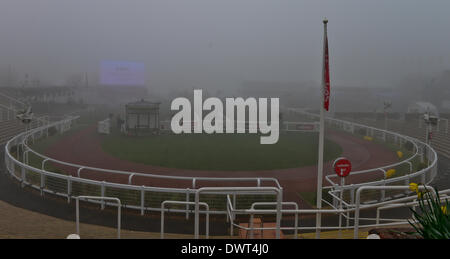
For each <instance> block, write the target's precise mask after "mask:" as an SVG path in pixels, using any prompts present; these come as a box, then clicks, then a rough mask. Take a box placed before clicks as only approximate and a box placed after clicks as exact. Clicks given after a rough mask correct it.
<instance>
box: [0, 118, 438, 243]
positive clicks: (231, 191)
mask: <svg viewBox="0 0 450 259" xmlns="http://www.w3.org/2000/svg"><path fill="white" fill-rule="evenodd" d="M77 118H78V117H74V116H72V117H67V118H66V119H64V120H61V121H58V122H54V123H47V124H45V125H42V126H39V127H38V128H35V129H33V130H29V131H28V132H24V133H21V134H19V135H17V136H16V137H14V138H12V139H11V140H9V141H8V142H7V144H6V145H5V164H6V167H7V172H8V173H9V174H10V175H11V176H12V177H14V178H15V179H17V180H18V181H20V182H21V183H22V186H25V185H27V186H30V187H32V188H35V189H37V190H39V191H40V192H41V194H42V195H43V194H44V193H51V194H55V195H58V196H62V197H66V198H67V200H68V202H70V200H71V199H72V198H73V197H75V196H76V195H75V193H74V192H75V190H74V189H75V184H84V185H87V186H88V187H98V188H99V190H100V194H101V195H100V197H107V195H106V194H107V193H106V191H107V190H112V189H114V190H119V191H126V192H127V194H128V193H130V192H133V193H135V194H136V195H137V196H140V201H139V202H138V203H131V204H122V205H121V206H126V207H127V208H131V209H137V210H140V211H141V214H144V212H145V211H146V210H149V211H159V212H163V211H164V208H161V203H162V202H163V201H162V202H160V203H159V204H157V206H152V205H148V204H146V195H145V194H146V193H155V194H156V193H159V194H170V195H173V194H179V195H182V196H183V195H184V197H186V199H185V201H184V200H183V202H184V204H186V209H175V210H171V211H173V212H177V213H186V217H188V213H189V208H188V205H189V204H192V201H190V198H189V197H190V195H195V200H194V201H193V203H194V205H195V209H194V214H195V237H196V238H198V226H199V225H198V224H199V214H200V213H208V214H227V215H228V219H229V220H230V221H231V225H230V226H231V228H232V226H236V224H234V223H233V220H234V217H235V215H236V214H247V215H252V214H259V213H262V214H264V213H265V214H272V213H274V214H276V227H275V230H276V231H277V237H279V236H280V231H281V230H284V229H286V230H287V229H291V230H294V231H297V230H308V229H315V227H308V226H294V227H281V225H280V224H281V217H282V214H283V213H290V214H294V215H295V216H296V217H298V216H299V215H301V214H317V213H323V214H340V215H343V216H344V217H345V218H346V219H347V222H348V221H349V220H350V219H351V218H350V216H349V213H352V212H355V210H356V207H355V200H356V199H355V200H354V201H353V202H350V203H349V202H346V201H344V200H342V202H343V206H344V208H335V207H333V206H332V209H328V210H327V209H322V210H298V209H294V210H285V209H282V205H283V202H282V192H283V188H282V187H281V186H280V185H279V183H278V181H277V180H276V179H275V178H214V177H184V176H167V175H158V174H141V173H137V172H126V171H118V170H107V169H102V168H95V167H88V166H84V165H78V164H73V163H67V162H64V161H58V160H56V159H53V158H50V157H47V156H45V155H42V154H40V153H38V152H36V151H34V150H33V149H31V148H30V147H29V145H28V143H27V142H28V140H29V139H33V138H34V136H35V135H39V136H45V134H44V132H45V131H48V129H49V128H51V127H55V128H58V129H59V132H60V133H62V132H64V131H65V130H67V129H68V128H70V126H71V124H72V122H73V121H75V120H76V119H77ZM331 121H332V122H333V123H339V124H340V126H341V127H342V128H344V127H346V128H347V129H348V130H352V131H354V129H355V125H358V127H362V128H363V127H365V128H366V129H368V132H369V131H372V134H373V132H374V131H381V132H383V131H384V130H379V129H375V128H372V127H367V126H364V125H361V124H351V123H349V122H346V121H341V120H336V119H331ZM349 125H350V126H349ZM384 132H385V133H387V134H391V135H392V136H396V137H397V138H395V139H396V140H395V141H397V142H400V143H402V142H406V141H411V142H412V143H413V145H414V146H415V147H417V148H416V149H415V150H414V151H415V152H413V156H416V157H417V156H420V155H421V154H424V156H425V157H426V159H427V160H426V161H427V163H428V164H427V165H428V166H427V167H426V168H424V169H422V170H420V171H418V172H410V174H408V176H409V177H408V176H405V178H400V177H399V178H398V179H401V180H402V181H405V180H406V179H412V178H413V177H416V178H417V177H419V178H420V179H424V181H423V182H422V183H429V182H430V181H431V180H432V179H433V178H434V176H435V174H436V166H437V155H436V153H435V152H434V150H433V149H432V148H431V147H430V146H428V145H426V144H424V143H422V142H420V141H418V140H415V139H413V138H410V137H406V136H403V135H400V134H397V133H395V132H387V131H384ZM384 138H385V139H386V135H384ZM13 147H15V148H16V150H17V152H16V155H17V158H16V157H15V156H14V155H13V154H12V153H11V152H12V148H13ZM29 154H34V155H36V156H38V157H40V158H41V159H42V163H41V168H36V167H33V166H31V165H29V164H28V162H29V158H28V157H29ZM411 159H412V158H411V157H410V158H407V159H405V161H401V162H399V163H396V164H401V163H405V164H408V163H409V164H410V163H411ZM47 162H53V163H58V164H60V165H63V166H69V167H73V168H75V169H76V171H77V172H78V177H75V176H72V175H65V174H61V173H54V172H50V171H47V170H45V164H46V163H47ZM389 167H392V165H388V166H383V167H379V168H375V169H372V170H363V171H360V172H353V174H363V173H369V172H374V171H380V170H384V169H387V168H389ZM83 170H93V171H98V172H105V173H112V174H125V175H128V184H119V183H111V182H106V181H96V180H91V179H87V178H83V177H81V172H82V171H83ZM31 173H33V174H35V175H34V176H36V175H37V176H38V179H39V180H37V179H29V178H32V177H31V176H33V175H32V174H31ZM137 175H139V176H145V177H154V178H162V179H178V180H190V181H192V189H189V188H171V187H152V186H138V185H133V184H132V179H133V177H134V176H137ZM329 179H331V177H330V178H329ZM398 179H397V181H398ZM50 180H52V181H56V182H58V181H59V182H60V184H59V185H58V186H57V187H58V188H61V189H62V190H55V188H54V187H52V186H49V184H50ZM201 180H204V181H215V182H222V181H235V182H236V181H247V182H253V183H255V185H256V186H254V187H203V188H200V189H199V188H198V187H197V186H198V185H197V184H196V182H197V181H201ZM264 181H266V182H272V183H274V185H275V186H273V187H267V186H262V184H261V183H262V182H264ZM393 182H395V181H393V180H390V179H386V180H381V181H373V182H365V183H360V184H354V185H341V186H339V185H337V184H332V185H331V190H330V192H329V193H330V195H332V196H333V195H334V196H333V197H334V198H336V199H337V200H339V195H338V194H339V192H341V191H342V190H344V189H347V190H350V191H352V192H355V191H357V190H359V188H361V187H364V186H372V185H378V186H380V188H379V190H383V188H385V190H386V189H389V188H388V187H390V186H385V185H386V184H388V183H393ZM333 183H334V182H333ZM327 188H329V189H330V187H327ZM78 192H81V193H78V194H77V195H81V196H85V195H89V194H90V192H91V191H89V188H85V189H83V188H81V190H78ZM83 192H86V193H83ZM200 194H218V195H221V197H222V198H221V199H223V200H224V201H225V205H226V209H223V210H222V209H217V210H215V211H214V210H211V211H209V209H208V211H207V212H205V211H203V212H202V211H200V210H199V206H200V204H201V203H200V202H199V197H200ZM267 194H275V195H276V202H273V201H272V203H271V204H273V205H275V206H276V209H275V210H257V209H255V208H254V207H251V208H250V209H247V210H238V209H236V207H235V202H231V201H230V199H229V197H228V198H227V195H234V197H235V196H236V195H257V196H258V195H267ZM89 196H92V195H89ZM108 196H111V195H108ZM113 196H114V195H113ZM120 199H121V200H122V198H120ZM401 200H402V198H400V199H392V200H390V201H384V202H382V203H377V204H382V205H379V206H384V205H386V204H391V203H394V202H398V201H401ZM89 201H90V202H93V203H98V204H100V205H101V208H104V206H105V205H110V204H108V203H105V201H98V200H89ZM180 201H181V200H180ZM180 201H176V202H180ZM257 204H258V203H255V202H253V203H252V206H256V205H257ZM374 206H375V207H376V206H377V205H374ZM365 208H366V207H365V206H362V207H361V209H365ZM385 224H386V223H385ZM237 227H240V228H242V226H237ZM349 228H352V226H350V225H349V224H347V226H345V227H342V226H338V227H336V226H330V227H325V226H324V227H321V228H320V229H349ZM247 229H248V230H250V231H253V230H254V229H256V228H254V227H249V228H247ZM231 233H232V232H231Z"/></svg>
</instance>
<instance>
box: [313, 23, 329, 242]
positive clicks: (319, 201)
mask: <svg viewBox="0 0 450 259" xmlns="http://www.w3.org/2000/svg"><path fill="white" fill-rule="evenodd" d="M327 23H328V20H327V19H324V20H323V28H324V34H323V35H324V38H323V55H324V59H323V64H322V98H321V99H322V102H321V105H320V129H319V158H318V166H317V196H316V197H317V199H316V208H317V209H318V210H320V209H321V208H322V177H323V149H324V147H323V146H324V133H325V125H324V124H325V123H324V122H325V120H324V116H325V84H326V82H325V51H326V49H325V48H326V45H325V44H326V41H327ZM321 223H322V214H321V213H317V214H316V238H320V227H321Z"/></svg>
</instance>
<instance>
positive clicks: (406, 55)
mask: <svg viewBox="0 0 450 259" xmlns="http://www.w3.org/2000/svg"><path fill="white" fill-rule="evenodd" d="M448 10H450V2H449V1H445V0H442V1H438V0H436V1H423V0H415V1H413V0H395V1H392V0H383V1H380V0H377V1H375V0H371V1H362V0H354V1H348V0H345V1H342V0H341V1H336V0H329V1H316V0H314V1H313V0H311V1H300V0H292V1H287V0H276V1H275V0H267V1H263V0H179V1H172V0H160V1H156V0H142V1H135V0H127V1H124V0H122V1H117V0H77V1H62V0H0V73H1V75H2V76H3V78H4V77H5V76H4V75H5V74H9V75H13V77H14V80H15V81H20V80H23V78H24V77H25V75H28V77H29V78H31V79H38V80H39V81H40V83H41V84H46V85H64V84H66V83H67V82H68V81H70V78H71V77H74V76H76V75H80V74H81V75H87V76H88V78H89V82H91V83H92V84H96V83H98V73H99V66H100V63H101V62H102V61H103V60H123V61H135V62H142V63H144V64H145V69H146V84H147V85H148V86H149V88H150V89H151V90H153V91H158V92H170V91H171V89H176V88H188V89H192V88H196V87H200V88H210V89H214V90H217V89H220V90H221V91H225V92H226V91H227V90H229V91H234V90H235V89H238V88H239V87H241V86H242V84H243V82H245V81H261V82H264V81H271V82H274V81H277V82H316V83H320V80H321V69H322V46H323V45H322V44H323V24H322V20H323V18H324V17H326V18H328V20H329V24H328V29H329V45H330V62H331V63H330V67H331V83H332V85H336V86H355V87H378V86H381V87H393V86H397V85H399V84H401V83H402V82H404V80H405V78H408V77H410V76H411V75H415V76H418V77H420V76H433V75H437V74H438V73H440V72H442V71H444V70H446V69H449V68H450V57H449V56H450V51H449V46H450V33H449V28H448V26H449V24H450V15H448Z"/></svg>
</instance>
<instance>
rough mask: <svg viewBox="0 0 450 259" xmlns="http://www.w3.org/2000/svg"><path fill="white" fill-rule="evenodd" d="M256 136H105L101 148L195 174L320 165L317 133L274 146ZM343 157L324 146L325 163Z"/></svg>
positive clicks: (328, 144)
mask: <svg viewBox="0 0 450 259" xmlns="http://www.w3.org/2000/svg"><path fill="white" fill-rule="evenodd" d="M259 141H260V136H258V135H255V134H215V135H207V134H185V135H159V136H147V137H127V136H123V135H120V134H118V133H113V134H112V135H108V136H104V137H103V139H102V148H103V150H104V151H105V152H106V153H109V154H111V155H113V156H115V157H118V158H120V159H124V160H129V161H133V162H137V163H142V164H149V165H156V166H162V167H169V168H184V169H196V170H229V171H237V170H271V169H283V168H294V167H302V166H308V165H315V164H317V146H318V145H317V143H318V134H317V133H284V134H281V135H280V138H279V141H278V143H276V144H272V145H261V144H260V143H259ZM341 153H342V149H341V147H340V146H339V145H337V144H336V143H333V142H331V141H326V142H325V155H324V159H325V160H326V161H329V160H332V159H335V158H336V157H338V156H339V155H340V154H341Z"/></svg>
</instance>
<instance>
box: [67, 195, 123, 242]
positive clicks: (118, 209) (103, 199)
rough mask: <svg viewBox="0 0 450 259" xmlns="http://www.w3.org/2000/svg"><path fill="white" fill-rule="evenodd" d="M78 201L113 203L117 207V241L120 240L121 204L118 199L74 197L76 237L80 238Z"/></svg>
mask: <svg viewBox="0 0 450 259" xmlns="http://www.w3.org/2000/svg"><path fill="white" fill-rule="evenodd" d="M80 200H86V201H89V200H101V201H115V202H116V204H117V205H116V206H117V239H120V228H121V209H122V203H121V202H120V200H119V199H118V198H115V197H99V196H78V197H75V201H76V205H75V207H76V209H75V218H76V219H75V221H76V229H77V235H78V236H80Z"/></svg>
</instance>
